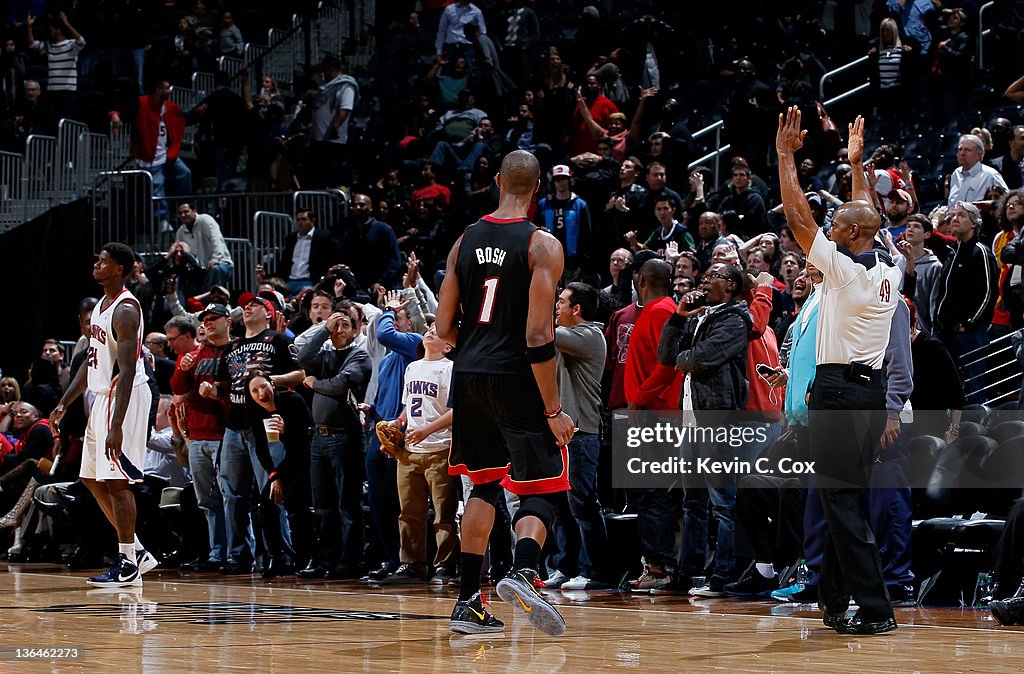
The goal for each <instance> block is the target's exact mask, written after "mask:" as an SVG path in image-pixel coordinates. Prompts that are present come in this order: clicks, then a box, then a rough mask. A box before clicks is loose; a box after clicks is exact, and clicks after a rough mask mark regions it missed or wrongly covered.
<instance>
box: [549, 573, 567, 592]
mask: <svg viewBox="0 0 1024 674" xmlns="http://www.w3.org/2000/svg"><path fill="white" fill-rule="evenodd" d="M568 580H569V576H567V575H565V574H564V573H562V572H561V571H555V572H554V573H553V574H551V575H550V576H548V579H547V580H545V581H544V587H547V588H551V589H557V588H560V587H563V586H564V585H565V583H566V582H567V581H568Z"/></svg>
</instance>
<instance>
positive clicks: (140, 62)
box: [111, 47, 146, 95]
mask: <svg viewBox="0 0 1024 674" xmlns="http://www.w3.org/2000/svg"><path fill="white" fill-rule="evenodd" d="M111 57H112V58H111V60H112V61H113V63H112V65H113V71H114V77H127V78H128V79H130V80H132V81H133V82H135V85H136V86H137V87H138V88H139V95H144V94H145V93H146V91H145V88H144V86H143V74H144V72H145V66H146V50H145V49H142V48H131V47H114V49H113V50H112V53H111Z"/></svg>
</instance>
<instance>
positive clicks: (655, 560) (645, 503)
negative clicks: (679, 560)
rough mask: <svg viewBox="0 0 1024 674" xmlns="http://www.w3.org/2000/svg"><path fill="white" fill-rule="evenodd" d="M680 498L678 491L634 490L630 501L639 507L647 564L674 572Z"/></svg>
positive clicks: (643, 548)
mask: <svg viewBox="0 0 1024 674" xmlns="http://www.w3.org/2000/svg"><path fill="white" fill-rule="evenodd" d="M681 496H682V494H681V491H680V490H678V489H673V490H668V489H634V490H632V491H631V492H630V499H631V501H632V502H633V504H634V505H635V506H636V508H637V517H636V526H637V533H638V534H639V536H640V554H642V555H643V557H644V560H645V561H646V562H647V563H648V564H651V565H654V566H658V567H661V568H662V569H668V570H672V569H675V566H676V555H675V542H676V536H675V529H676V518H677V514H678V504H679V499H680V498H681Z"/></svg>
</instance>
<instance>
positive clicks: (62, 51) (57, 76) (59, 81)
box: [32, 37, 85, 91]
mask: <svg viewBox="0 0 1024 674" xmlns="http://www.w3.org/2000/svg"><path fill="white" fill-rule="evenodd" d="M84 47H85V38H83V37H80V38H78V39H77V40H63V41H61V42H41V41H39V40H36V41H35V42H34V43H33V44H32V49H34V50H35V51H37V52H40V53H42V52H44V51H45V52H46V59H47V65H48V66H49V71H48V73H47V85H46V89H47V91H76V90H77V89H78V53H79V52H80V51H82V49H83V48H84Z"/></svg>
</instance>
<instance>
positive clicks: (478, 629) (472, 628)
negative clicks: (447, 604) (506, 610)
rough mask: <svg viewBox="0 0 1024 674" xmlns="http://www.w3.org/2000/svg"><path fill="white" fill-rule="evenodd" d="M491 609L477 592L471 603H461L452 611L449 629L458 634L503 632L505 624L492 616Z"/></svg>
mask: <svg viewBox="0 0 1024 674" xmlns="http://www.w3.org/2000/svg"><path fill="white" fill-rule="evenodd" d="M489 608H490V607H489V606H488V605H487V604H486V603H484V600H483V597H481V595H480V593H479V592H477V593H476V594H474V595H473V597H472V598H471V599H470V600H469V601H460V602H458V603H456V604H455V608H454V609H453V610H452V619H451V621H450V622H449V623H448V629H450V630H451V631H452V632H455V633H457V634H487V633H489V632H501V631H502V630H504V629H505V623H503V622H501V621H500V620H498V619H497V618H495V617H494V616H492V615H491V612H490V611H489V610H488V609H489Z"/></svg>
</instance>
